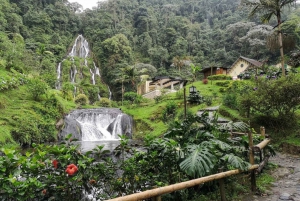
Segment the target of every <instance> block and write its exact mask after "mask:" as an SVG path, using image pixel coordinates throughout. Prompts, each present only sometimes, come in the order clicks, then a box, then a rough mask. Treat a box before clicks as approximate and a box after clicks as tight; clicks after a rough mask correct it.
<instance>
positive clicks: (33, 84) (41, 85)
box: [28, 78, 48, 100]
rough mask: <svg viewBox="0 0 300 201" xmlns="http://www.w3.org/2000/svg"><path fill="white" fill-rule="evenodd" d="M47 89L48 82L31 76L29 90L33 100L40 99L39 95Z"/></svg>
mask: <svg viewBox="0 0 300 201" xmlns="http://www.w3.org/2000/svg"><path fill="white" fill-rule="evenodd" d="M47 89H48V85H47V83H45V82H44V81H42V80H40V79H39V78H31V79H30V80H29V82H28V91H29V93H30V94H31V95H32V97H33V100H38V97H39V96H41V95H43V94H45V93H46V91H47Z"/></svg>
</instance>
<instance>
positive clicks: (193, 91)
mask: <svg viewBox="0 0 300 201" xmlns="http://www.w3.org/2000/svg"><path fill="white" fill-rule="evenodd" d="M196 92H197V90H196V87H194V86H191V87H190V94H194V93H196Z"/></svg>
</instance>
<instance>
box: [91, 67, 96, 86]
mask: <svg viewBox="0 0 300 201" xmlns="http://www.w3.org/2000/svg"><path fill="white" fill-rule="evenodd" d="M90 73H91V76H92V83H93V85H95V84H96V81H95V73H94V72H93V70H92V69H90Z"/></svg>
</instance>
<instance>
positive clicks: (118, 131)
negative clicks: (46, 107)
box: [59, 108, 132, 141]
mask: <svg viewBox="0 0 300 201" xmlns="http://www.w3.org/2000/svg"><path fill="white" fill-rule="evenodd" d="M69 133H72V135H73V137H74V138H77V139H79V140H80V141H100V140H118V139H119V137H118V135H126V136H128V137H131V135H132V118H131V117H130V116H129V115H127V114H124V113H122V111H121V110H120V109H118V108H98V109H81V110H75V111H73V112H71V113H70V114H69V115H67V116H66V117H65V118H64V128H63V129H62V130H61V132H60V133H59V136H60V138H61V139H63V138H64V137H65V136H66V135H67V134H69Z"/></svg>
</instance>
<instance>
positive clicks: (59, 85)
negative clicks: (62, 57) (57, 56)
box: [55, 61, 63, 89]
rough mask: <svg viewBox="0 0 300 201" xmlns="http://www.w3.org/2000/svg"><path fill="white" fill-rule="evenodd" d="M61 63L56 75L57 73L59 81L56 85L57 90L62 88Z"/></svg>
mask: <svg viewBox="0 0 300 201" xmlns="http://www.w3.org/2000/svg"><path fill="white" fill-rule="evenodd" d="M62 62H63V61H62ZM62 62H60V63H59V64H58V66H57V69H56V73H57V81H56V84H55V88H56V89H60V88H61V79H60V77H61V63H62Z"/></svg>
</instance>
